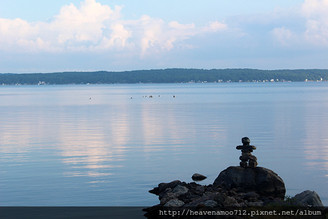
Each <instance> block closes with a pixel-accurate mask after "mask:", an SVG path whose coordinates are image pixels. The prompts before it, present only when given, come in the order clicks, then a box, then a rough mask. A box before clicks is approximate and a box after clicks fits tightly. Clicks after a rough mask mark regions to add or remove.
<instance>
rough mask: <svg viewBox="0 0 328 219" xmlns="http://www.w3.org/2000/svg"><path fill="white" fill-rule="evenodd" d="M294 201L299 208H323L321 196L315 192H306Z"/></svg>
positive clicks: (298, 195) (294, 198) (295, 197)
mask: <svg viewBox="0 0 328 219" xmlns="http://www.w3.org/2000/svg"><path fill="white" fill-rule="evenodd" d="M292 201H293V203H294V204H295V205H297V206H305V207H308V206H313V207H323V204H322V202H321V199H320V197H319V195H318V194H317V193H316V192H315V191H310V190H306V191H304V192H302V193H300V194H297V195H295V196H294V197H293V198H292Z"/></svg>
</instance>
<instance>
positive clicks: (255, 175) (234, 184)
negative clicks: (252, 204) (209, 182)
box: [213, 166, 286, 199]
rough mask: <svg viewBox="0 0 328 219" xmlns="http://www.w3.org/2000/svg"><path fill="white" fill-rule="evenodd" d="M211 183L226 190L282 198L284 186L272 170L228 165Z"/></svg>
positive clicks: (284, 190)
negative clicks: (235, 189)
mask: <svg viewBox="0 0 328 219" xmlns="http://www.w3.org/2000/svg"><path fill="white" fill-rule="evenodd" d="M213 185H215V186H221V187H223V188H225V189H227V190H230V189H233V188H237V189H238V190H241V191H243V192H251V191H255V192H256V193H258V194H259V195H264V196H272V197H275V198H280V199H283V198H284V197H285V193H286V188H285V184H284V182H283V180H282V179H281V178H280V177H279V176H278V175H277V174H276V173H275V172H273V171H272V170H269V169H266V168H263V167H256V168H243V167H239V166H238V167H228V168H227V169H225V170H223V171H222V172H221V173H220V174H219V176H218V177H217V178H216V179H215V181H214V183H213Z"/></svg>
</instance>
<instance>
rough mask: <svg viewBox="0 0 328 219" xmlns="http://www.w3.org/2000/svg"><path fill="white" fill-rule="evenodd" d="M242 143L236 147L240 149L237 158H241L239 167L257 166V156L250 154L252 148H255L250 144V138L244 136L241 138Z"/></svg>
mask: <svg viewBox="0 0 328 219" xmlns="http://www.w3.org/2000/svg"><path fill="white" fill-rule="evenodd" d="M241 142H242V143H243V145H239V146H237V147H236V149H237V150H241V156H240V157H239V159H240V160H241V162H240V166H241V167H244V168H246V167H251V168H254V167H256V166H257V158H256V157H255V156H254V155H252V152H253V150H256V147H255V146H254V145H250V143H251V140H250V139H249V138H248V137H244V138H242V139H241Z"/></svg>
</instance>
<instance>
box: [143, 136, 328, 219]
mask: <svg viewBox="0 0 328 219" xmlns="http://www.w3.org/2000/svg"><path fill="white" fill-rule="evenodd" d="M249 143H250V141H249V139H248V138H247V139H246V138H243V146H237V149H240V148H241V150H242V156H240V160H241V162H240V166H231V167H228V168H227V169H225V170H223V171H222V172H221V173H220V174H219V175H218V177H217V178H216V179H215V180H214V182H213V184H209V185H200V184H197V183H196V182H191V183H186V182H181V181H179V180H175V181H172V182H169V183H160V184H159V185H158V186H157V187H155V188H154V189H152V190H150V191H149V192H150V193H153V194H155V195H157V196H158V198H159V201H160V203H159V204H158V205H155V206H153V207H150V208H147V209H144V210H145V211H146V212H147V214H146V215H148V216H150V217H151V218H153V217H154V216H155V215H158V211H159V210H160V209H165V208H192V209H228V208H230V209H231V208H234V209H237V208H238V209H240V208H263V207H270V206H275V207H277V206H278V207H279V206H280V207H283V206H294V207H295V206H298V207H323V204H322V202H321V200H320V197H319V195H318V194H317V193H316V192H314V191H309V190H306V191H304V192H302V193H300V194H297V195H295V196H294V197H287V198H286V197H285V193H286V188H285V184H284V181H283V180H282V179H281V178H280V177H279V176H278V174H276V173H275V172H273V171H272V170H270V169H267V168H264V167H257V159H256V157H255V156H253V155H251V152H252V151H253V150H255V149H256V147H254V146H252V145H249ZM238 147H239V148H238ZM204 178H206V177H205V176H203V175H201V174H194V175H193V176H192V179H193V180H194V181H197V180H202V179H204Z"/></svg>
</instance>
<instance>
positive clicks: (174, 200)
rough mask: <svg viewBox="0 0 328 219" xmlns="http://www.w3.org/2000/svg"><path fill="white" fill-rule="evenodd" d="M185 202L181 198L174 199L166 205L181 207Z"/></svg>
mask: <svg viewBox="0 0 328 219" xmlns="http://www.w3.org/2000/svg"><path fill="white" fill-rule="evenodd" d="M184 204H185V203H184V202H183V201H180V200H179V199H172V200H170V201H168V202H167V203H166V204H165V205H164V207H173V208H179V207H182V206H183V205H184Z"/></svg>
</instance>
